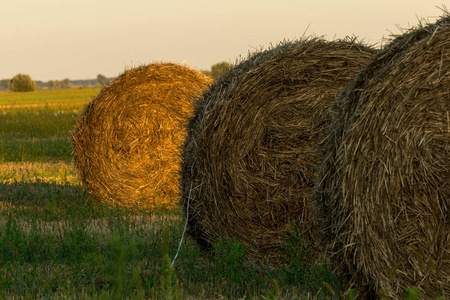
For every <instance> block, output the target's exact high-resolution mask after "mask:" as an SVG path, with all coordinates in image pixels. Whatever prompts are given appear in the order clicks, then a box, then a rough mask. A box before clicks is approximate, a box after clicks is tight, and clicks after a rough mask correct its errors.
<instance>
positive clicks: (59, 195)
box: [0, 180, 105, 221]
mask: <svg viewBox="0 0 450 300" xmlns="http://www.w3.org/2000/svg"><path fill="white" fill-rule="evenodd" d="M104 209H105V208H102V206H101V205H100V204H98V203H97V202H96V201H94V200H93V199H91V198H90V197H89V193H88V191H87V190H86V189H85V188H84V187H83V186H82V185H81V184H78V185H73V184H69V183H63V184H57V183H48V182H42V181H39V180H37V181H36V182H20V181H17V182H12V183H2V184H0V213H1V212H2V211H3V212H4V211H8V212H17V213H19V212H20V213H21V214H22V215H24V216H30V217H37V218H39V219H42V220H46V221H48V220H53V219H55V218H59V217H61V216H63V217H81V216H86V217H88V216H89V217H92V216H93V214H96V213H101V210H104Z"/></svg>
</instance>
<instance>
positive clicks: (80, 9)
mask: <svg viewBox="0 0 450 300" xmlns="http://www.w3.org/2000/svg"><path fill="white" fill-rule="evenodd" d="M445 1H446V0H440V1H435V0H400V1H399V0H308V1H303V0H296V1H295V0H226V1H219V0H155V1H154V0H125V1H123V0H120V1H119V0H0V79H8V78H12V77H13V76H14V75H16V74H17V73H25V74H29V75H30V76H31V78H33V79H34V80H43V81H47V80H50V79H56V80H62V79H64V78H69V79H90V78H96V76H97V74H103V75H105V76H108V77H112V76H118V75H120V74H121V73H122V72H123V71H124V70H125V69H126V68H130V67H136V66H139V65H142V64H148V63H151V62H153V61H170V62H176V63H185V64H186V65H189V66H192V67H194V68H196V69H199V70H202V69H206V70H208V69H210V68H211V65H213V64H215V63H217V62H221V61H228V62H235V61H236V59H237V58H239V56H243V57H246V56H247V54H248V52H249V51H253V50H254V49H260V48H261V47H267V46H269V45H270V44H277V43H278V42H280V41H282V40H283V39H288V40H293V39H297V38H300V37H302V36H303V35H305V36H310V35H316V36H325V38H326V39H329V40H332V39H334V38H343V37H345V36H347V35H355V36H358V37H360V38H361V39H365V41H367V42H369V43H371V44H379V43H380V42H381V41H382V38H383V37H385V38H386V37H388V36H389V35H390V33H395V34H398V33H400V30H399V29H398V27H399V26H400V27H403V28H408V27H410V26H413V25H417V24H418V20H419V19H421V18H425V19H428V20H429V21H431V22H434V21H435V20H436V18H438V17H439V16H441V15H442V11H441V9H440V8H442V7H443V6H444V5H446V2H445ZM447 1H448V0H447Z"/></svg>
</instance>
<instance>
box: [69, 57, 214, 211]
mask: <svg viewBox="0 0 450 300" xmlns="http://www.w3.org/2000/svg"><path fill="white" fill-rule="evenodd" d="M210 81H211V80H210V78H209V77H206V76H204V75H202V74H201V73H200V72H198V71H195V70H193V69H190V68H188V67H185V66H181V65H177V64H172V63H154V64H150V65H147V66H142V67H139V68H135V69H132V70H129V71H126V72H124V73H123V74H122V75H120V76H119V77H118V78H117V79H116V80H114V81H113V82H112V83H111V84H110V85H108V86H106V87H105V88H103V89H102V90H101V91H100V93H99V94H98V95H97V96H96V97H95V98H94V99H93V100H92V101H91V102H90V103H89V104H88V105H87V106H86V108H85V111H84V114H83V116H82V118H81V119H80V120H79V122H78V124H77V125H76V127H75V131H74V133H73V137H72V145H73V150H74V165H75V167H76V169H77V171H78V173H79V175H80V177H81V179H82V181H83V183H84V184H85V185H86V186H87V188H88V190H89V192H90V194H91V195H92V196H93V197H94V198H95V199H97V200H99V201H101V202H104V201H107V202H109V203H111V204H117V205H119V206H126V207H134V208H152V207H166V208H170V207H172V206H174V204H175V203H176V200H177V196H178V193H179V156H180V149H179V148H180V146H181V144H182V141H183V139H184V135H185V130H184V126H185V125H186V123H187V118H188V115H189V113H190V112H191V110H192V108H193V100H192V99H193V97H194V96H195V95H199V94H200V92H201V90H202V89H203V88H206V86H207V85H208V84H209V83H210Z"/></svg>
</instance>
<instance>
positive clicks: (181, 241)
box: [172, 182, 192, 267]
mask: <svg viewBox="0 0 450 300" xmlns="http://www.w3.org/2000/svg"><path fill="white" fill-rule="evenodd" d="M191 191H192V182H191V187H190V189H189V196H188V199H187V205H186V222H184V229H183V234H181V240H180V244H179V245H178V250H177V254H175V257H174V258H173V260H172V267H173V264H174V263H175V260H176V259H177V257H178V253H180V248H181V244H183V239H184V233H185V232H186V228H187V224H188V220H189V201H190V200H191Z"/></svg>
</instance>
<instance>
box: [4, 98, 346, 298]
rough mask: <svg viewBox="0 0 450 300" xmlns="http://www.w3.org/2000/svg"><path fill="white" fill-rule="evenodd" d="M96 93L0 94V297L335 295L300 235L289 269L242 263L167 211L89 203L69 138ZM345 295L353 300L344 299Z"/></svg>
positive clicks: (240, 253) (230, 247)
mask: <svg viewBox="0 0 450 300" xmlns="http://www.w3.org/2000/svg"><path fill="white" fill-rule="evenodd" d="M97 92H98V91H96V90H61V91H45V92H32V93H0V299H21V298H32V299H36V298H70V299H92V298H94V299H96V298H101V299H123V298H127V299H198V298H200V299H201V298H207V299H211V298H217V299H225V298H233V299H235V298H249V299H251V298H255V299H298V298H303V299H323V298H336V299H338V298H341V297H342V293H343V292H342V290H341V288H340V283H339V281H338V279H337V278H336V276H334V275H333V273H332V272H331V271H330V267H329V266H328V264H327V262H326V261H318V262H317V261H316V262H313V261H310V260H309V259H308V258H309V255H308V251H309V248H308V245H305V244H303V243H302V242H301V238H299V235H298V233H296V232H293V233H292V238H290V239H287V240H286V249H288V253H289V263H288V264H285V265H282V266H276V267H274V266H270V265H267V264H264V263H258V262H254V261H250V260H248V259H246V255H245V253H246V250H245V248H244V247H243V245H242V244H240V243H238V242H236V241H233V240H228V241H220V242H219V243H218V244H217V245H216V246H215V247H214V251H212V252H210V253H203V252H202V251H201V250H200V249H199V248H198V247H197V245H196V244H195V243H194V242H193V241H192V240H190V239H189V238H186V239H185V240H184V242H183V243H182V244H181V247H180V250H179V254H178V257H177V259H176V261H175V262H174V264H173V265H172V260H173V258H174V257H175V255H176V253H177V250H178V247H179V242H180V239H181V236H182V230H183V221H182V218H181V217H180V211H179V210H178V209H175V210H172V211H127V210H123V209H114V208H112V207H107V206H101V205H99V204H97V203H96V202H94V201H92V200H91V199H90V198H89V195H88V193H87V191H86V189H85V188H84V187H83V186H82V184H81V182H80V181H79V179H78V178H77V175H76V173H75V171H74V169H73V167H72V163H71V155H72V154H71V146H70V134H71V130H72V129H73V126H74V125H75V123H76V120H77V118H78V117H79V116H80V114H81V112H82V108H83V106H84V105H85V104H86V103H87V102H88V101H89V100H90V99H91V97H92V96H94V95H95V94H96V93H97ZM346 298H349V299H351V295H350V296H346Z"/></svg>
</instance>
